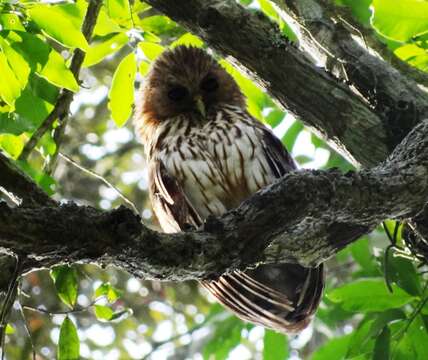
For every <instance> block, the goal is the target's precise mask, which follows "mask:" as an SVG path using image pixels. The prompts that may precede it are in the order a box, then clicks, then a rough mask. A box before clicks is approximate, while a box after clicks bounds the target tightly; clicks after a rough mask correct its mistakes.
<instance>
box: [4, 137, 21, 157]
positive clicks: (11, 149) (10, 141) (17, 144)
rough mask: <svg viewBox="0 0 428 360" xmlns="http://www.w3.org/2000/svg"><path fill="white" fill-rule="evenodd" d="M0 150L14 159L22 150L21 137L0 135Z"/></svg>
mask: <svg viewBox="0 0 428 360" xmlns="http://www.w3.org/2000/svg"><path fill="white" fill-rule="evenodd" d="M0 148H2V149H3V150H4V151H6V152H7V153H8V154H9V155H10V156H12V157H13V158H14V159H16V158H17V157H18V156H19V155H20V154H21V152H22V149H23V148H24V141H23V140H22V137H21V136H17V135H12V134H0Z"/></svg>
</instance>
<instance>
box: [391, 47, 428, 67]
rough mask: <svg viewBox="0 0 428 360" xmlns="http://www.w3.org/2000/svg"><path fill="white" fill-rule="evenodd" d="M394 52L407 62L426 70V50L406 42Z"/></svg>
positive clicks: (427, 62) (427, 58)
mask: <svg viewBox="0 0 428 360" xmlns="http://www.w3.org/2000/svg"><path fill="white" fill-rule="evenodd" d="M394 54H395V55H397V56H398V57H399V58H400V59H402V60H404V61H407V62H408V63H409V64H411V65H413V66H414V67H417V68H418V69H421V70H423V71H426V72H428V50H427V49H424V48H421V47H419V46H418V45H416V44H406V45H403V46H401V47H399V48H397V49H395V50H394Z"/></svg>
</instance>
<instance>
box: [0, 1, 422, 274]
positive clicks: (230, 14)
mask: <svg viewBox="0 0 428 360" xmlns="http://www.w3.org/2000/svg"><path fill="white" fill-rule="evenodd" d="M148 3H150V4H152V5H153V6H154V7H156V8H157V9H159V10H161V11H162V12H164V13H165V14H166V15H168V16H170V17H171V18H173V19H174V20H177V21H179V22H180V23H181V24H183V25H184V26H186V27H187V28H188V29H189V30H191V31H192V32H194V33H196V34H198V35H200V36H201V37H202V38H204V39H205V40H206V41H207V43H208V44H209V45H211V46H213V47H215V48H216V49H218V50H220V51H221V52H223V53H224V54H226V55H230V56H232V57H233V58H235V59H236V61H239V62H240V64H242V65H244V66H245V67H246V68H247V69H248V70H249V71H250V72H252V73H253V75H254V76H255V78H256V79H257V80H258V81H259V82H260V83H261V84H262V85H263V86H265V87H266V88H267V89H268V90H269V92H270V93H271V94H273V95H274V96H275V97H276V98H277V99H278V101H279V102H280V103H281V104H282V105H283V106H284V107H285V108H287V109H288V110H290V111H292V112H293V113H295V114H296V115H298V116H299V118H301V119H302V120H303V121H304V122H305V123H306V124H307V125H309V126H311V127H312V128H314V129H315V130H317V131H318V132H320V133H322V134H323V135H324V136H325V137H327V138H328V139H330V141H331V142H332V143H333V144H334V145H335V146H336V148H338V149H340V150H341V151H342V153H345V154H346V155H348V157H349V158H351V159H353V160H354V162H355V163H360V164H363V165H365V166H373V165H376V164H379V162H381V161H383V162H382V163H381V164H380V165H377V166H376V167H373V168H371V169H365V170H362V171H361V172H349V173H346V174H342V173H340V172H339V171H337V170H328V171H315V170H312V171H311V170H306V171H298V172H294V173H290V174H288V175H287V176H285V177H284V178H283V179H281V180H280V181H278V182H277V183H275V184H273V185H271V186H270V187H269V188H266V189H264V190H262V191H260V192H259V193H257V194H255V195H254V196H253V197H252V198H250V199H249V200H247V201H245V202H244V203H243V204H242V205H241V206H240V207H239V208H238V209H236V210H233V211H231V212H229V213H227V214H225V215H224V216H223V217H221V218H218V219H217V218H209V219H208V220H207V221H206V223H205V224H204V225H203V226H202V228H201V229H197V230H192V231H188V232H183V233H180V234H172V235H166V234H160V233H157V232H154V231H152V230H150V229H148V228H146V227H145V226H144V225H142V224H141V221H140V218H139V217H137V216H135V215H134V214H133V213H132V212H131V211H130V210H128V209H126V208H119V209H116V210H113V211H111V212H103V211H101V210H97V209H94V208H91V207H83V206H82V207H79V206H77V205H75V204H65V205H60V204H58V203H56V202H54V201H53V200H52V199H50V198H49V197H48V196H47V195H45V194H44V193H43V192H42V191H41V190H40V189H39V188H37V186H36V185H35V184H34V183H33V182H32V181H31V180H30V179H28V178H27V177H25V176H24V175H23V174H22V173H20V172H19V170H18V169H17V168H16V167H15V166H14V165H12V163H11V161H10V160H9V159H8V158H6V157H5V156H2V155H0V186H1V187H3V188H4V189H6V190H7V191H8V192H10V193H13V194H15V195H16V196H17V197H19V198H20V199H21V200H22V201H23V205H22V206H18V207H9V206H8V205H7V204H6V203H0V249H1V251H2V252H3V253H9V252H13V253H15V254H18V255H21V258H23V259H24V269H25V270H26V271H29V270H31V269H35V268H41V267H48V266H52V265H54V264H58V263H62V262H95V263H98V264H101V265H106V264H115V265H118V266H120V267H122V268H124V269H126V270H128V271H129V272H130V273H132V274H134V275H135V276H138V277H144V278H150V279H168V280H186V279H206V278H210V277H213V276H216V275H218V274H220V273H223V272H225V271H230V270H232V269H238V268H239V269H244V268H246V267H248V266H252V265H254V264H257V263H259V262H265V263H269V262H278V261H287V262H293V261H295V262H299V263H301V264H303V265H315V264H318V263H319V262H321V261H324V260H326V259H327V258H329V257H330V256H332V255H333V254H334V253H335V252H337V251H338V250H339V249H341V248H343V247H344V246H346V245H347V244H348V243H349V242H351V241H353V240H355V239H356V238H358V237H359V236H360V235H362V234H364V233H367V232H369V231H370V230H371V229H373V228H374V227H375V226H376V225H377V224H378V223H379V222H380V221H382V220H384V219H386V218H395V219H407V218H409V217H413V216H414V215H416V214H418V213H419V215H418V216H417V217H415V221H416V223H415V228H417V230H418V231H419V232H420V233H424V232H425V235H426V229H427V228H428V227H426V226H425V227H424V226H423V219H425V218H426V216H424V214H425V213H424V212H421V210H422V209H423V208H424V204H426V201H427V198H428V121H427V120H425V121H420V119H422V118H427V117H428V116H427V114H426V113H427V108H428V105H427V104H428V100H427V96H426V94H425V93H424V92H422V91H420V90H419V89H418V88H417V85H416V83H414V82H413V81H412V80H409V79H406V78H405V77H404V75H401V74H400V73H398V72H397V71H396V70H395V69H394V68H391V67H389V65H388V64H387V63H384V62H382V61H380V60H379V59H377V58H376V57H374V56H372V55H370V54H369V53H368V52H366V50H365V49H364V48H362V47H359V45H358V46H357V44H356V43H354V42H353V41H354V40H353V39H352V38H351V37H350V36H349V35H344V32H343V29H341V28H339V27H335V26H333V25H335V24H333V23H331V22H329V21H331V20H329V19H330V17H329V15H326V13H324V12H321V13H319V8H318V10H317V11H318V13H317V12H315V13H314V14H315V15H311V16H314V17H312V18H311V17H309V15H308V14H309V10H307V9H317V8H316V6H317V4H318V3H317V2H316V1H313V0H305V1H301V2H297V1H296V2H294V1H286V2H285V3H282V2H280V1H278V4H279V5H280V6H286V5H287V6H288V8H289V9H291V10H292V12H293V15H294V17H295V19H296V20H297V21H300V22H302V23H304V24H305V26H307V27H308V31H309V32H313V33H314V35H313V36H312V37H313V39H315V40H316V41H315V42H314V41H313V39H312V40H310V39H309V36H308V37H305V36H303V40H302V41H303V43H302V45H304V43H305V42H306V44H307V46H306V45H305V46H306V48H309V47H310V46H312V48H316V47H318V50H319V51H318V52H319V53H321V50H323V49H322V48H321V47H319V44H322V47H323V48H324V47H325V48H327V50H328V52H329V53H331V54H332V56H331V57H332V58H333V60H336V61H338V60H340V61H339V63H340V64H342V65H343V69H344V73H346V74H347V75H348V78H349V82H344V81H341V80H338V79H337V78H336V77H335V76H333V75H332V74H331V73H329V72H326V71H325V70H324V69H321V68H319V67H317V66H315V65H314V63H313V59H312V58H311V57H310V56H308V55H307V54H306V53H305V51H304V50H305V46H302V48H298V47H297V46H296V45H295V44H292V43H290V42H289V41H288V40H286V39H285V38H284V37H283V36H282V35H281V34H280V32H279V29H278V28H277V26H276V25H275V24H273V23H272V22H271V21H270V20H269V19H267V18H266V17H265V16H264V15H263V14H261V13H258V12H250V11H247V10H245V9H244V8H242V7H241V6H240V5H238V4H237V3H236V2H234V1H220V0H211V1H204V0H188V1H185V2H174V1H168V0H149V1H148ZM306 6H308V7H306ZM308 19H309V20H308ZM326 21H327V25H328V26H326V27H325V29H323V33H324V34H327V36H326V37H325V39H326V40H324V38H323V39H322V38H321V35H319V34H318V32H317V28H316V27H314V26H315V25H316V24H317V23H325V22H326ZM336 25H337V24H336ZM320 33H321V32H320ZM337 39H339V40H337ZM321 40H323V42H321ZM310 41H312V43H311V42H310ZM320 49H321V50H320ZM329 56H330V55H329ZM327 57H328V56H327ZM327 60H328V59H327ZM330 60H331V59H330ZM327 65H328V64H327ZM371 74H376V76H371ZM350 85H351V86H350ZM397 89H398V90H399V91H398V92H397V93H394V91H397ZM415 124H418V125H416V126H415ZM414 126H415V127H414ZM412 128H413V130H412V131H411V132H410V133H409V130H410V129H412ZM406 134H408V135H407V136H406ZM405 136H406V137H405ZM404 137H405V138H404ZM403 138H404V140H402V139H403ZM400 140H402V141H401V143H400V145H399V146H398V147H397V148H396V149H395V150H394V152H393V154H392V155H391V156H390V157H389V158H388V159H387V160H385V158H386V157H387V155H388V154H389V153H390V149H391V148H392V147H394V146H395V145H396V144H397V143H398V142H399V141H400Z"/></svg>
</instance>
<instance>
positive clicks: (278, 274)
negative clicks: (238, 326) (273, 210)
mask: <svg viewBox="0 0 428 360" xmlns="http://www.w3.org/2000/svg"><path fill="white" fill-rule="evenodd" d="M248 117H249V119H247V121H254V123H252V126H254V127H255V128H256V129H257V130H258V131H256V132H255V133H256V134H258V142H259V145H261V146H262V149H263V156H264V157H265V160H266V162H267V163H268V164H269V168H270V170H271V173H272V174H273V175H274V177H276V178H280V177H282V176H283V175H285V174H286V173H288V172H290V171H293V170H295V169H296V164H295V163H294V160H293V159H292V157H291V156H290V155H289V153H288V152H287V150H286V149H285V148H284V146H283V145H282V143H281V141H280V140H279V139H278V138H277V137H276V136H274V135H273V134H272V133H271V132H270V130H268V129H267V128H266V127H264V126H263V125H262V124H260V123H259V122H257V121H256V120H255V119H252V118H251V117H250V115H248ZM203 285H204V286H205V287H206V288H207V289H208V290H209V291H210V292H211V293H212V294H213V295H214V296H215V297H216V298H217V299H218V300H219V301H220V302H221V303H222V304H223V305H225V306H226V307H228V308H229V309H231V310H232V311H233V312H235V313H236V314H237V316H239V317H240V318H242V319H244V320H247V321H250V322H253V323H256V324H259V325H262V326H265V327H270V328H273V329H275V330H277V331H282V332H295V331H299V330H302V329H303V328H305V327H306V326H307V325H308V324H309V322H310V320H311V317H312V315H313V314H314V312H315V310H316V309H317V306H318V304H319V302H320V299H321V295H322V291H323V288H324V271H323V265H320V266H318V267H316V268H305V267H303V266H301V265H298V264H273V265H261V266H259V267H257V268H256V269H254V270H247V271H245V272H242V271H234V272H232V273H229V274H225V275H223V276H221V277H220V278H219V279H218V280H215V281H204V282H203Z"/></svg>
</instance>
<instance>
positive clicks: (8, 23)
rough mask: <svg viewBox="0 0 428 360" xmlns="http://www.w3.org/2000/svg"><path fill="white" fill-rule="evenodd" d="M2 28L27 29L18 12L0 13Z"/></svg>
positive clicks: (0, 27)
mask: <svg viewBox="0 0 428 360" xmlns="http://www.w3.org/2000/svg"><path fill="white" fill-rule="evenodd" d="M0 29H2V30H18V31H25V28H24V26H22V23H21V20H20V19H19V17H18V15H16V14H0Z"/></svg>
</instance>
